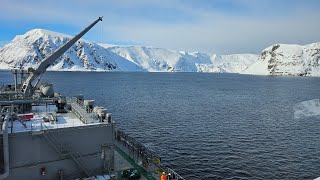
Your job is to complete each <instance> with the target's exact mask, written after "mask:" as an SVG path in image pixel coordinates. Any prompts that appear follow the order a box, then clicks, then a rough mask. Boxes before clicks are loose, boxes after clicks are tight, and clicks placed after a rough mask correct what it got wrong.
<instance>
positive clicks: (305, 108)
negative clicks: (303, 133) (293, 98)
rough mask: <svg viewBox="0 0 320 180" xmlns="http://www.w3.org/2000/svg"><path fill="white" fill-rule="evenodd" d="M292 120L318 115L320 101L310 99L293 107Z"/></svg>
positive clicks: (319, 112)
mask: <svg viewBox="0 0 320 180" xmlns="http://www.w3.org/2000/svg"><path fill="white" fill-rule="evenodd" d="M293 110H294V118H295V119H298V118H304V117H312V116H318V115H320V101H319V99H312V100H309V101H303V102H300V103H297V104H295V105H294V106H293Z"/></svg>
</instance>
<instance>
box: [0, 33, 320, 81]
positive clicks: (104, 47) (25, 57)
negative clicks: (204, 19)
mask: <svg viewBox="0 0 320 180" xmlns="http://www.w3.org/2000/svg"><path fill="white" fill-rule="evenodd" d="M70 38H71V36H69V35H65V34H61V33H56V32H52V31H48V30H43V29H34V30H31V31H28V32H27V33H25V34H24V35H18V36H16V37H15V38H14V39H13V40H12V41H11V42H10V43H8V44H6V45H5V46H4V47H3V48H1V49H0V69H11V68H13V67H17V66H19V65H23V66H24V67H30V66H33V67H36V66H37V65H39V62H40V61H42V60H43V59H44V58H45V57H47V56H49V55H50V54H52V53H53V52H54V51H55V50H56V49H57V48H58V47H60V46H61V45H62V44H64V43H65V42H67V41H68V40H69V39H70ZM319 61H320V43H314V44H309V45H305V46H300V45H285V44H277V45H273V46H271V47H268V48H267V49H265V50H263V52H262V53H261V54H260V56H258V55H255V54H233V55H216V54H210V53H200V52H193V53H188V52H184V51H180V52H177V51H172V50H167V49H163V48H153V47H140V46H115V45H110V44H100V45H98V44H95V43H92V42H88V41H85V40H80V41H78V42H77V43H76V44H74V45H73V46H72V47H71V48H70V49H69V50H68V51H67V52H66V53H64V54H63V55H62V56H61V57H60V58H59V59H57V60H56V61H55V62H54V63H53V65H52V66H51V67H50V68H49V70H56V71H65V70H67V71H152V72H154V71H156V72H215V73H245V74H261V75H307V76H320V70H319Z"/></svg>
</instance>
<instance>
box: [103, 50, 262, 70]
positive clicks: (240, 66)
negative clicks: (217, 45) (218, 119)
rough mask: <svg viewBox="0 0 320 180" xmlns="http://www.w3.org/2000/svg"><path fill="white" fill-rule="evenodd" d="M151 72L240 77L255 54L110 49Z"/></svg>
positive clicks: (254, 58)
mask: <svg viewBox="0 0 320 180" xmlns="http://www.w3.org/2000/svg"><path fill="white" fill-rule="evenodd" d="M107 49H109V50H111V51H112V52H114V53H116V54H118V55H120V56H122V57H124V58H126V59H128V60H130V61H131V62H134V63H136V64H139V65H140V66H142V67H143V68H144V69H146V70H148V71H156V72H158V71H161V72H216V73H222V72H227V73H240V72H242V71H243V70H245V69H246V68H248V66H249V65H251V64H252V63H254V62H255V61H256V60H257V58H258V56H257V55H254V54H234V55H219V56H218V55H215V54H209V53H200V52H193V53H188V52H185V51H180V52H177V51H172V50H167V49H163V48H152V47H139V46H127V47H126V46H114V47H112V46H107Z"/></svg>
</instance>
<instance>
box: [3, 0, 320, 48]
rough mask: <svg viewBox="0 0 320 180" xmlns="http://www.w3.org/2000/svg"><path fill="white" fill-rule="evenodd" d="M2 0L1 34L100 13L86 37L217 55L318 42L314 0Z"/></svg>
mask: <svg viewBox="0 0 320 180" xmlns="http://www.w3.org/2000/svg"><path fill="white" fill-rule="evenodd" d="M2 1H3V3H1V4H2V6H1V7H0V23H1V24H2V27H4V29H2V30H0V32H1V31H3V33H2V34H8V33H6V32H5V31H6V29H5V28H8V29H10V28H11V30H12V29H13V28H14V26H15V27H16V26H17V25H15V24H19V23H21V24H22V25H21V27H19V26H18V28H20V29H23V24H27V25H26V26H25V27H30V28H32V27H33V26H32V25H33V24H34V26H37V27H40V28H41V27H43V28H46V27H50V28H51V27H52V29H51V30H54V31H60V32H65V33H70V32H75V33H76V32H77V31H78V30H79V28H80V29H81V28H83V26H85V25H86V24H88V23H89V22H91V21H92V20H93V19H95V18H96V17H98V16H101V15H103V16H104V21H103V23H102V24H101V25H100V26H98V27H95V29H93V33H91V34H90V35H88V36H86V38H87V39H89V40H93V41H98V42H105V43H115V42H116V43H119V42H121V43H125V44H130V43H134V44H141V45H147V46H157V47H164V48H169V49H174V50H188V51H204V52H214V53H218V54H230V53H247V52H248V53H259V52H260V51H261V50H262V49H263V48H265V47H267V46H270V45H272V44H274V43H295V44H307V43H312V42H317V41H320V33H319V32H318V30H319V29H320V23H318V21H319V19H320V11H319V7H320V2H318V1H316V0H309V1H299V0H290V1H289V0H282V1H278V0H277V1H275V0H259V1H252V0H223V1H222V0H210V1H209V0H208V1H206V0H204V1H191V0H161V1H147V0H135V1H130V0H109V1H103V0H92V1H84V0H78V1H75V0H72V1H60V0H57V1H51V2H46V1H40V0H30V1H22V0H21V1H18V0H10V1H9V0H2ZM10 32H11V31H10ZM71 34H74V33H71ZM1 38H3V37H0V40H3V39H1Z"/></svg>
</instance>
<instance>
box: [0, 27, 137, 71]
mask: <svg viewBox="0 0 320 180" xmlns="http://www.w3.org/2000/svg"><path fill="white" fill-rule="evenodd" d="M70 38H71V36H68V35H65V34H61V33H56V32H52V31H48V30H43V29H34V30H31V31H29V32H27V33H26V34H24V35H18V36H16V37H15V38H14V39H13V40H12V41H11V42H10V43H9V44H7V45H6V46H4V47H3V48H2V49H0V67H1V69H11V68H13V67H17V66H19V65H20V64H22V65H23V66H25V67H31V66H32V67H36V66H37V65H38V64H39V62H40V61H42V60H44V59H45V58H46V57H47V56H49V55H51V54H52V53H53V52H54V51H55V50H56V49H57V48H59V47H60V46H61V45H63V44H64V43H66V42H67V41H68V40H69V39H70ZM49 70H57V71H58V70H67V71H129V70H130V71H143V69H142V68H140V67H139V66H137V65H135V64H133V63H131V62H129V61H128V60H126V59H124V58H122V57H121V56H118V55H117V54H115V53H113V52H111V51H109V50H107V49H105V48H103V47H101V46H99V45H97V44H94V43H90V42H88V41H84V40H80V41H78V42H77V43H76V44H74V45H73V46H72V47H71V48H70V49H69V50H68V51H67V52H66V53H64V54H63V55H62V56H61V57H60V58H59V59H57V60H56V61H55V62H54V63H53V65H52V66H51V67H50V68H49Z"/></svg>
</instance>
